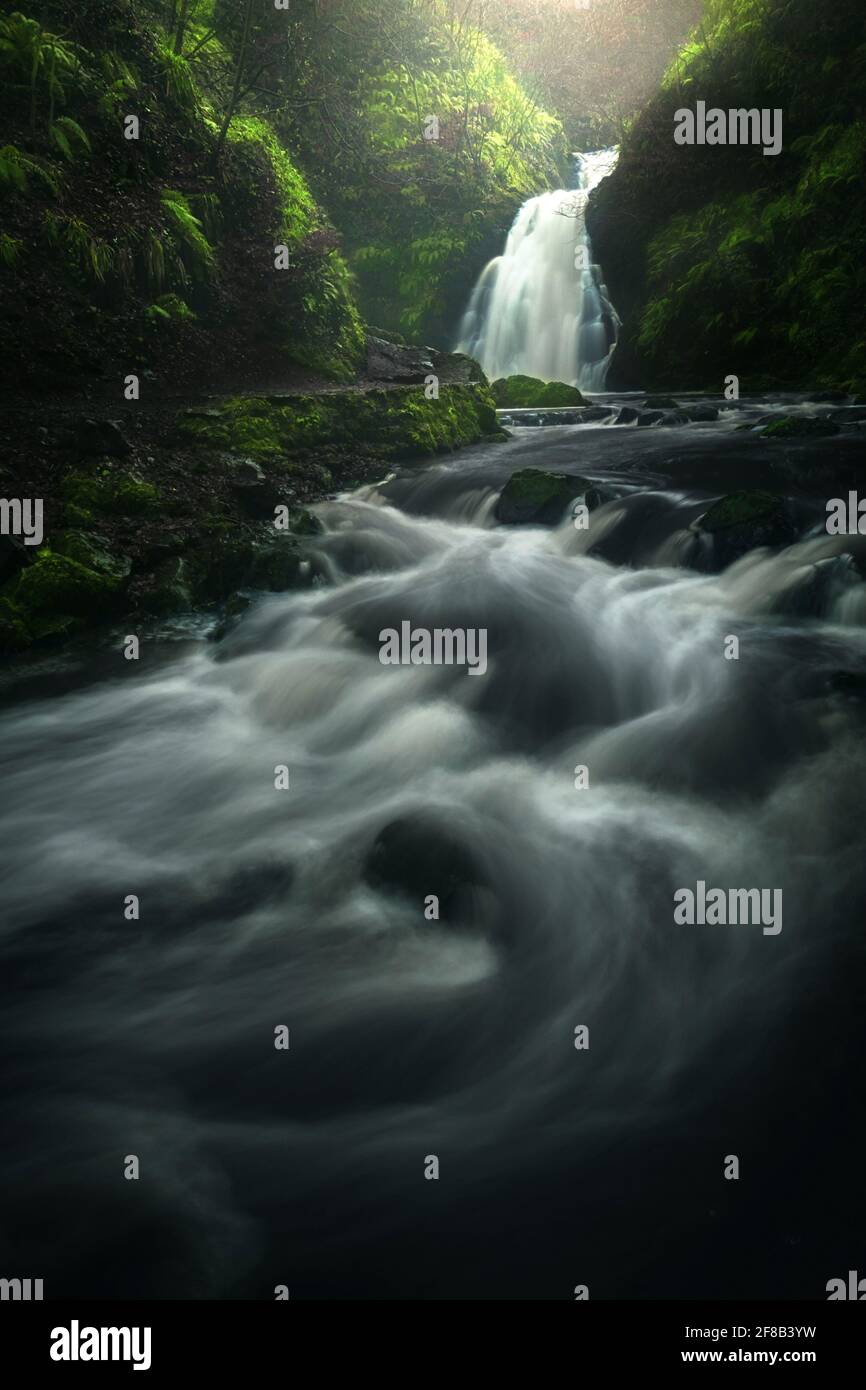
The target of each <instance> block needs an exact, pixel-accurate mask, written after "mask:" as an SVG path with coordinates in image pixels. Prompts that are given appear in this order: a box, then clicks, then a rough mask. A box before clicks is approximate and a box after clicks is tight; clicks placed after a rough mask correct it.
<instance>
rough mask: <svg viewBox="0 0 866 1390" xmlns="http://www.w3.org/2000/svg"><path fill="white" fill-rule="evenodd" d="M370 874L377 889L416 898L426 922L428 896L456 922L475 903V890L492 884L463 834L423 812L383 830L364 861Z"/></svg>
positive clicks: (366, 870) (387, 826) (393, 823)
mask: <svg viewBox="0 0 866 1390" xmlns="http://www.w3.org/2000/svg"><path fill="white" fill-rule="evenodd" d="M364 878H365V879H366V881H367V882H368V883H369V884H370V885H371V886H372V887H374V888H385V889H391V890H393V891H396V892H398V893H402V894H404V895H405V896H406V897H408V898H410V899H412V900H413V902H414V903H415V904H417V911H418V920H419V923H420V924H421V925H423V924H424V902H425V899H426V898H427V897H428V895H430V894H435V896H436V897H437V898H438V899H439V908H440V911H441V914H442V918H443V919H444V920H445V921H447V920H448V919H449V918H450V919H451V920H453V918H454V916H455V915H456V914H458V913H461V912H464V913H465V911H466V909H467V908H469V907H470V906H471V904H472V896H473V890H474V889H476V888H481V887H484V886H485V885H486V877H485V875H484V874H483V872H482V871H481V869H480V867H479V865H478V864H477V863H476V861H475V858H474V856H473V855H472V854H471V853H470V852H469V850H468V849H467V848H466V846H465V844H464V843H463V840H462V838H461V837H460V836H459V835H457V834H455V833H454V831H453V830H450V829H446V828H445V827H444V826H443V825H442V824H440V823H439V822H438V821H437V820H436V819H435V818H434V817H433V816H428V815H423V814H415V815H408V816H405V817H404V818H403V819H401V820H394V821H391V822H390V823H389V824H388V825H386V826H384V827H383V828H382V829H381V830H380V831H379V833H378V835H377V836H376V839H375V841H374V843H373V845H372V847H371V849H370V851H369V854H368V855H367V859H366V862H365V864H364Z"/></svg>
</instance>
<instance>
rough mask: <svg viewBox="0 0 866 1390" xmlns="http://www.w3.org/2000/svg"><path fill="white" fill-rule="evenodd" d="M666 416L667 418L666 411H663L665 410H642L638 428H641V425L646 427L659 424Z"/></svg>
mask: <svg viewBox="0 0 866 1390" xmlns="http://www.w3.org/2000/svg"><path fill="white" fill-rule="evenodd" d="M664 418H665V417H664V411H663V410H644V411H641V413H640V415H639V416H638V420H637V423H638V428H641V427H644V428H646V427H649V426H650V425H657V424H659V422H660V421H661V420H663V419H664Z"/></svg>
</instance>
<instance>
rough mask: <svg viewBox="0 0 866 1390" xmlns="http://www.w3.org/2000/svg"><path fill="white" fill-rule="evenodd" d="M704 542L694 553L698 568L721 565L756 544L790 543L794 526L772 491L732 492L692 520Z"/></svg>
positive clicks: (786, 508) (745, 552) (794, 534)
mask: <svg viewBox="0 0 866 1390" xmlns="http://www.w3.org/2000/svg"><path fill="white" fill-rule="evenodd" d="M695 530H696V532H697V534H698V536H699V537H703V538H705V540H706V541H707V542H708V544H707V545H705V547H704V549H703V551H702V553H701V554H700V555H699V556H698V565H699V567H700V568H703V569H709V570H720V569H725V568H726V567H727V566H728V565H730V564H732V563H733V562H734V560H738V559H740V557H741V556H743V555H746V554H747V553H748V552H749V551H750V550H755V549H757V548H758V547H759V546H769V547H771V548H772V547H780V546H785V545H791V544H792V543H793V541H795V540H796V538H797V528H796V526H795V524H794V520H793V518H792V516H791V513H790V510H789V507H788V504H787V502H786V500H785V498H784V497H780V496H778V495H777V494H776V493H772V492H761V491H755V492H747V491H742V492H733V493H731V494H730V495H729V496H728V497H723V498H721V499H720V500H719V501H718V502H715V503H713V505H712V506H711V507H710V508H709V510H708V511H706V512H704V514H703V516H702V517H699V519H698V521H697V522H696V523H695Z"/></svg>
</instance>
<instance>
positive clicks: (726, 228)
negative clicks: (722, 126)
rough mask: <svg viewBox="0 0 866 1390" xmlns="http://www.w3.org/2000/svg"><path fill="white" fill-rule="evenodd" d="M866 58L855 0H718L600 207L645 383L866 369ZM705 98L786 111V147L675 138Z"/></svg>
mask: <svg viewBox="0 0 866 1390" xmlns="http://www.w3.org/2000/svg"><path fill="white" fill-rule="evenodd" d="M864 56H866V12H864V10H863V8H862V5H860V4H858V3H856V0H838V3H836V4H834V5H833V6H832V7H821V9H820V10H818V9H816V7H815V6H814V5H813V4H812V3H811V0H708V4H707V7H706V16H705V19H704V22H703V24H702V26H700V27H699V29H698V31H697V32H696V34H695V35H694V37H693V39H692V41H691V42H690V43H689V44H688V45H687V46H686V48H685V49H683V51H682V52H681V53H680V54H679V56H678V59H677V61H676V62H675V63H674V64H673V65H672V67H671V69H670V71H669V73H668V74H667V78H666V81H665V85H664V87H663V89H662V91H661V93H660V94H659V96H658V97H657V98H656V100H655V101H654V102H653V103H651V104H650V105H649V106H648V107H647V109H646V110H645V111H644V112H643V113H642V115H641V117H640V118H639V120H638V121H637V122H636V124H635V126H634V128H633V130H632V131H631V132H630V134H629V135H628V137H627V139H626V140H625V142H624V144H623V148H622V154H621V160H620V165H619V168H618V170H617V172H616V173H615V174H614V175H613V177H612V178H611V179H610V180H607V181H606V183H605V185H603V187H602V189H600V190H599V193H598V195H596V196H597V202H596V209H597V211H596V212H592V213H591V218H592V217H597V216H599V213H600V223H601V229H600V235H596V234H595V231H594V232H593V235H594V244H595V247H596V251H597V253H598V254H599V256H600V258H601V260H602V263H603V264H605V268H606V271H607V278H608V284H609V285H610V288H611V291H612V293H613V297H614V301H615V302H616V301H617V299H619V307H620V308H621V309H622V308H625V309H626V323H625V327H624V332H623V338H622V342H621V349H622V350H624V351H625V352H626V353H629V352H630V353H632V354H633V359H629V360H633V362H634V370H635V373H636V375H637V376H638V377H639V379H641V380H643V381H644V383H645V384H649V385H652V384H663V383H664V384H670V383H673V382H677V383H678V384H680V385H689V384H690V385H695V386H705V385H707V384H708V383H709V382H710V381H711V380H721V379H722V378H723V377H724V375H725V374H727V373H728V372H736V373H738V374H739V375H741V376H743V375H747V376H748V379H749V380H750V381H751V382H752V383H753V384H758V383H761V384H767V385H769V384H789V385H792V386H793V385H796V384H799V383H805V382H812V383H821V384H826V385H837V384H839V383H840V382H841V383H842V384H844V383H846V382H847V383H852V384H856V382H858V381H859V380H862V377H863V374H864V371H866V350H864V343H863V336H864V335H863V333H862V331H861V327H860V325H861V311H860V307H859V306H861V305H862V303H863V301H864V297H866V198H864V178H866V121H864V119H863V113H862V78H863V73H864V67H863V57H864ZM697 97H701V98H702V99H704V100H706V101H707V103H708V105H711V106H712V105H719V106H722V107H723V108H726V109H727V108H731V107H739V108H759V109H761V108H771V109H774V108H779V109H781V110H782V112H783V119H784V144H783V149H782V153H781V154H780V155H778V156H777V157H774V158H767V157H765V156H764V155H763V154H762V152H761V149H760V148H754V147H746V148H729V149H718V148H711V149H701V148H694V149H689V150H684V149H681V148H680V147H677V146H676V145H675V144H674V142H673V140H672V139H671V131H672V125H673V113H674V111H675V110H676V109H677V108H678V107H679V106H681V105H691V104H693V103H694V101H695V99H696V98H697ZM644 249H645V274H644V275H643V276H641V275H640V267H641V253H642V251H643V250H644ZM629 298H633V299H636V300H637V306H636V310H635V311H634V312H630V311H629V306H628V300H629ZM697 344H700V348H699V350H697V349H696V345H697ZM619 357H620V350H618V353H617V358H619Z"/></svg>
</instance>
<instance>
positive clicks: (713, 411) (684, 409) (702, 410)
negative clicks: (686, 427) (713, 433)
mask: <svg viewBox="0 0 866 1390" xmlns="http://www.w3.org/2000/svg"><path fill="white" fill-rule="evenodd" d="M680 413H681V414H683V415H685V417H686V419H687V420H688V421H689V422H690V423H691V424H693V425H709V424H712V422H713V421H714V420H718V418H719V412H718V408H717V407H716V406H714V405H684V406H681V407H680Z"/></svg>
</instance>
